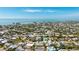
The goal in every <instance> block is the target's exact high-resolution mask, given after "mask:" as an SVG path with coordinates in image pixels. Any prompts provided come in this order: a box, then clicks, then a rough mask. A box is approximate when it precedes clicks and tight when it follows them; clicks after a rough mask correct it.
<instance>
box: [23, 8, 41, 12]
mask: <svg viewBox="0 0 79 59" xmlns="http://www.w3.org/2000/svg"><path fill="white" fill-rule="evenodd" d="M24 11H25V12H42V10H32V9H27V10H24Z"/></svg>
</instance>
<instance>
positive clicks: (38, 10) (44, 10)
mask: <svg viewBox="0 0 79 59" xmlns="http://www.w3.org/2000/svg"><path fill="white" fill-rule="evenodd" d="M2 18H3V19H4V18H5V19H6V18H11V19H14V18H20V19H21V18H22V19H23V18H24V19H79V7H0V19H2Z"/></svg>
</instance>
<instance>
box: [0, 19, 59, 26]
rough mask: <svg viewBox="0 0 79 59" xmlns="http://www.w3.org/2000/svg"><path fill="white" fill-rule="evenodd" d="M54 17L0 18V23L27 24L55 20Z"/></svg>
mask: <svg viewBox="0 0 79 59" xmlns="http://www.w3.org/2000/svg"><path fill="white" fill-rule="evenodd" d="M57 21H60V20H56V19H0V25H9V24H13V23H22V24H28V23H33V22H57Z"/></svg>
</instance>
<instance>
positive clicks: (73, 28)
mask: <svg viewBox="0 0 79 59" xmlns="http://www.w3.org/2000/svg"><path fill="white" fill-rule="evenodd" d="M77 50H79V22H44V23H43V22H41V23H39V22H34V23H31V24H21V23H14V24H10V25H0V51H77Z"/></svg>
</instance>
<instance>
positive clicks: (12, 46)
mask: <svg viewBox="0 0 79 59" xmlns="http://www.w3.org/2000/svg"><path fill="white" fill-rule="evenodd" d="M16 47H17V45H11V46H9V48H16Z"/></svg>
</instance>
